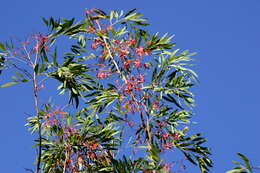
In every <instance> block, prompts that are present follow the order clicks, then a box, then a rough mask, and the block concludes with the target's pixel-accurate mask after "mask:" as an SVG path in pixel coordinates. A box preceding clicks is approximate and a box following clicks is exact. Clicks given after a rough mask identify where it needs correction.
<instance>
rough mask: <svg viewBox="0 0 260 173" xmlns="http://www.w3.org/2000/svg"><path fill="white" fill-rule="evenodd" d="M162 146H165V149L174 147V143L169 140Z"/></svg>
mask: <svg viewBox="0 0 260 173" xmlns="http://www.w3.org/2000/svg"><path fill="white" fill-rule="evenodd" d="M162 146H163V147H164V148H165V149H169V150H170V149H172V147H173V146H172V143H170V142H167V143H165V144H162Z"/></svg>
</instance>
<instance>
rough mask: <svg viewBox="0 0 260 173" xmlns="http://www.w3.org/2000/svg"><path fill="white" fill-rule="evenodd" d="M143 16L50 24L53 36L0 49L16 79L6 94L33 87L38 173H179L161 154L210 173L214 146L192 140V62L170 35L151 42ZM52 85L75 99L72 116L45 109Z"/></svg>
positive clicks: (69, 108) (92, 15)
mask: <svg viewBox="0 0 260 173" xmlns="http://www.w3.org/2000/svg"><path fill="white" fill-rule="evenodd" d="M135 11H136V10H135V9H133V10H130V11H129V12H127V13H124V12H123V11H120V12H117V11H111V12H110V13H109V14H107V13H105V12H104V11H102V10H100V9H88V10H86V12H85V15H86V17H85V18H84V19H83V20H81V21H78V22H75V19H70V20H68V19H53V18H49V19H46V18H43V22H44V23H45V24H46V25H47V27H48V33H47V34H42V33H38V34H35V35H33V36H31V37H30V38H28V40H26V41H24V42H19V43H20V46H19V47H15V46H14V43H13V42H11V43H1V44H0V49H1V52H0V72H1V71H2V70H9V69H11V70H14V71H17V73H16V74H17V75H16V76H13V81H12V82H10V83H7V84H3V85H1V87H7V86H10V85H13V84H17V83H24V82H30V81H32V83H33V86H34V90H33V92H34V101H35V113H36V114H35V116H32V117H30V118H28V123H27V124H26V125H27V126H28V127H29V129H30V130H31V131H32V133H37V134H38V139H36V144H35V147H38V150H39V154H38V158H37V168H36V171H35V172H37V173H38V172H46V173H47V172H48V173H65V172H67V173H69V172H71V173H72V172H73V173H74V172H82V173H83V172H118V173H128V172H129V173H130V172H146V173H149V172H150V173H155V172H163V173H165V172H171V171H172V170H174V169H175V166H172V163H171V162H173V161H169V160H167V159H166V158H163V157H162V154H163V153H167V152H174V151H175V150H179V151H180V152H181V153H183V155H184V157H185V158H186V159H187V160H188V161H190V162H191V163H193V164H195V165H198V167H199V168H200V170H201V172H204V173H206V172H208V171H209V168H210V167H212V161H211V160H210V158H209V155H210V149H209V148H208V147H205V146H204V145H203V144H204V142H206V139H205V138H204V137H202V135H201V134H200V133H198V134H193V135H190V133H189V132H188V129H189V124H190V123H191V117H192V108H193V106H194V95H193V93H192V91H191V88H192V87H193V86H194V85H195V84H196V80H197V75H196V73H195V72H194V71H192V69H190V67H189V66H190V65H191V63H190V62H191V61H192V56H193V55H194V53H190V52H189V51H188V50H186V51H180V50H179V49H175V48H174V46H175V43H173V42H172V41H171V39H172V36H170V35H168V34H164V35H162V36H161V35H160V34H159V33H155V34H151V33H149V32H148V31H147V30H146V29H145V27H146V26H147V25H149V23H148V22H147V19H146V18H143V15H142V14H141V13H138V12H135ZM59 40H60V41H62V42H64V43H69V44H71V46H70V51H69V52H65V53H63V55H60V52H58V49H57V47H58V46H59V45H57V43H58V41H59ZM58 54H59V55H58ZM48 79H55V80H56V81H57V82H58V83H59V86H58V89H59V90H60V94H64V93H66V92H68V93H69V99H68V105H66V106H65V107H66V108H60V107H58V108H57V107H55V105H53V104H52V103H41V105H42V106H40V103H39V98H38V97H39V95H38V93H39V92H41V89H42V88H44V85H46V83H47V81H48ZM73 105H74V107H73ZM65 109H66V112H65ZM128 138H130V139H129V140H127V139H128ZM125 146H129V148H130V151H128V150H125V149H124V147H125ZM171 167H172V168H171Z"/></svg>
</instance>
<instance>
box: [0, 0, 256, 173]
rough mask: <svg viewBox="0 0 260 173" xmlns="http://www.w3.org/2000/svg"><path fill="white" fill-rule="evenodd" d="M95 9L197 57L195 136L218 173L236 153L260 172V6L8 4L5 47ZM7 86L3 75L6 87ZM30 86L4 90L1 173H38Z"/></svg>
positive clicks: (189, 1) (226, 2)
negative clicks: (48, 22) (143, 23)
mask: <svg viewBox="0 0 260 173" xmlns="http://www.w3.org/2000/svg"><path fill="white" fill-rule="evenodd" d="M92 7H97V8H101V9H104V10H112V9H117V10H121V9H123V10H125V11H127V10H129V9H132V8H137V9H138V11H140V12H142V13H144V14H145V16H146V17H147V18H149V21H150V22H151V23H152V25H151V27H150V30H151V31H152V32H156V31H158V32H160V33H165V32H168V33H171V34H175V38H174V41H176V42H177V46H176V47H177V48H182V49H190V50H192V51H195V52H197V53H198V55H196V57H195V58H196V62H195V63H196V66H195V67H194V69H195V70H196V71H197V72H198V74H199V80H200V84H199V85H198V86H197V88H196V89H195V93H196V95H197V96H196V103H197V107H196V108H195V112H196V115H195V117H194V120H195V121H197V122H198V124H197V125H194V126H193V131H194V132H203V133H204V135H205V136H206V137H207V138H208V140H209V141H208V142H207V145H208V146H209V147H211V148H212V153H213V155H212V159H213V161H214V163H215V167H214V168H213V169H212V171H211V172H213V173H220V172H224V171H226V170H227V169H229V168H231V167H232V163H231V161H232V160H237V157H236V152H241V153H244V154H246V155H247V156H248V157H249V158H251V160H252V161H253V163H254V165H255V166H256V165H260V157H259V155H260V150H259V146H260V139H259V135H258V132H260V126H259V122H260V115H259V112H258V108H259V107H260V102H259V98H260V92H259V86H260V77H259V75H258V74H259V66H260V57H259V50H260V49H259V48H260V43H259V40H260V23H259V17H260V1H259V0H250V1H249V0H248V1H245V0H218V1H216V0H215V1H214V0H212V1H208V0H196V1H193V0H186V1H180V0H163V1H153V0H150V1H148V0H142V1H141V0H131V1H122V0H121V1H120V0H110V1H106V0H99V1H97V0H75V1H59V0H56V1H53V0H45V1H35V0H34V1H33V0H26V1H21V0H8V1H3V2H1V6H0V11H1V15H0V21H1V27H0V41H5V40H7V39H8V38H10V37H14V36H15V37H19V38H25V37H26V36H28V35H30V34H31V33H35V32H38V31H44V25H43V24H42V22H41V20H40V17H50V16H54V17H62V18H63V17H64V18H65V17H76V18H79V19H81V17H82V16H83V15H82V14H83V12H84V9H85V8H92ZM6 80H7V76H6V75H3V76H1V78H0V83H2V82H3V81H6ZM28 86H29V85H27V86H23V85H19V86H18V85H17V86H13V87H10V88H4V89H1V90H0V94H1V99H0V105H1V111H0V114H1V126H0V131H1V133H0V139H1V143H0V153H1V157H0V163H1V167H0V172H10V173H16V172H25V171H24V168H32V167H34V166H33V165H32V162H33V160H34V156H35V155H34V153H35V151H34V149H32V148H31V145H32V144H33V142H32V139H33V138H32V137H31V135H30V133H29V132H28V131H27V129H26V128H25V127H24V123H25V120H26V117H27V116H28V115H26V113H31V112H30V111H31V108H32V106H33V102H32V99H31V98H32V93H31V90H30V88H28ZM189 171H190V173H196V172H199V171H198V170H197V169H194V170H189ZM189 171H187V172H189Z"/></svg>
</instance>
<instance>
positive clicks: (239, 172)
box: [226, 153, 260, 173]
mask: <svg viewBox="0 0 260 173" xmlns="http://www.w3.org/2000/svg"><path fill="white" fill-rule="evenodd" d="M237 155H238V156H239V157H240V159H241V160H242V161H243V162H244V163H240V162H237V161H233V163H234V164H236V165H237V166H236V167H234V168H233V169H232V170H230V171H227V172H226V173H252V172H253V169H260V167H259V168H257V167H253V166H252V164H251V163H250V161H249V159H248V158H247V157H246V156H245V155H244V154H241V153H237Z"/></svg>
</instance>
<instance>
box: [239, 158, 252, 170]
mask: <svg viewBox="0 0 260 173" xmlns="http://www.w3.org/2000/svg"><path fill="white" fill-rule="evenodd" d="M237 155H238V156H239V157H240V158H241V159H242V160H243V161H244V162H245V164H246V167H247V169H248V170H249V171H250V172H252V166H251V164H250V162H249V159H248V158H247V157H246V156H245V155H244V154H242V153H237Z"/></svg>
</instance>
